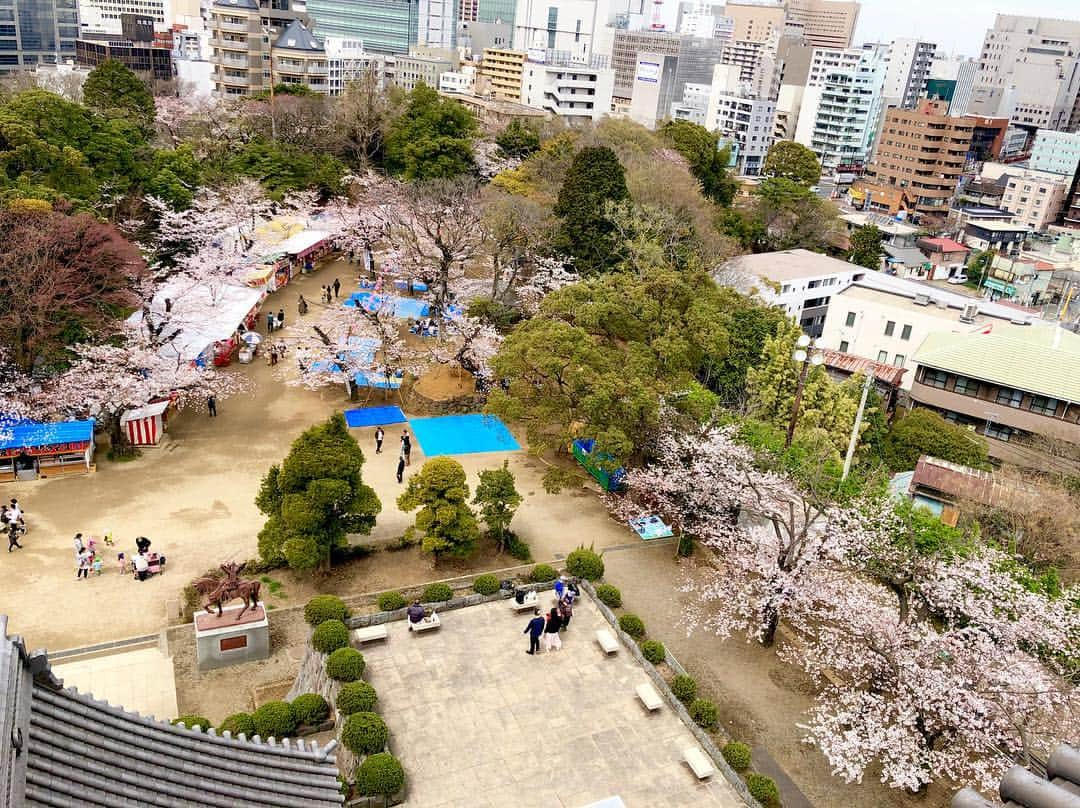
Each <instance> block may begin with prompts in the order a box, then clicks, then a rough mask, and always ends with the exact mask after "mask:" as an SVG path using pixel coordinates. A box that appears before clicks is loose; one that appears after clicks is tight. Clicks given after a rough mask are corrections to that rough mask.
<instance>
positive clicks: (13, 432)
mask: <svg viewBox="0 0 1080 808" xmlns="http://www.w3.org/2000/svg"><path fill="white" fill-rule="evenodd" d="M93 436H94V421H93V419H90V420H88V421H56V422H53V423H39V422H37V421H3V420H0V450H4V449H30V448H33V447H35V446H56V445H57V444H61V443H80V442H86V441H89V440H90V439H91V438H93Z"/></svg>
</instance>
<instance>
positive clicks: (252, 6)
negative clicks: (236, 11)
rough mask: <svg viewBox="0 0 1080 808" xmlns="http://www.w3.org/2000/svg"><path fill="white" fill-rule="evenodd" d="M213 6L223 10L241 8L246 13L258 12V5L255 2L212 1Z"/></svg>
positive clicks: (250, 0)
mask: <svg viewBox="0 0 1080 808" xmlns="http://www.w3.org/2000/svg"><path fill="white" fill-rule="evenodd" d="M214 5H215V6H223V7H225V8H242V9H246V10H247V11H258V10H259V3H258V2H257V0H214Z"/></svg>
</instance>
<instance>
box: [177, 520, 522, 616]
mask: <svg viewBox="0 0 1080 808" xmlns="http://www.w3.org/2000/svg"><path fill="white" fill-rule="evenodd" d="M504 543H505V544H506V551H507V552H508V553H510V555H512V556H513V557H514V558H516V559H517V560H518V561H524V562H525V563H528V562H530V561H532V550H530V549H529V545H528V544H526V543H525V542H523V541H522V540H521V539H519V538H518V537H517V536H515V535H514V534H513V533H508V534H507V535H506V539H505V540H504ZM188 622H191V621H188Z"/></svg>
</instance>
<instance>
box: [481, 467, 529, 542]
mask: <svg viewBox="0 0 1080 808" xmlns="http://www.w3.org/2000/svg"><path fill="white" fill-rule="evenodd" d="M521 499H522V498H521V494H519V493H518V490H517V488H515V487H514V473H513V472H512V471H510V465H509V462H508V461H506V460H504V461H503V464H502V467H501V468H497V469H484V470H483V471H481V472H480V483H479V484H478V485H477V486H476V494H475V496H473V504H474V505H479V506H480V515H481V516H482V517H483V518H484V524H485V525H487V529H488V534H489V535H490V536H491V537H492V538H493V539H495V543H496V545H497V546H498V548H499V552H500V553H501V552H502V551H503V550H504V549H505V547H506V539H507V538H508V536H509V531H510V521H511V520H512V519H513V518H514V513H515V512H516V511H517V509H518V506H519V505H520V504H521Z"/></svg>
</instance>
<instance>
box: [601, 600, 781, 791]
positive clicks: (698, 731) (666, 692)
mask: <svg viewBox="0 0 1080 808" xmlns="http://www.w3.org/2000/svg"><path fill="white" fill-rule="evenodd" d="M579 586H580V587H581V589H582V591H583V592H586V593H588V595H589V597H590V598H592V601H593V603H594V604H596V608H597V609H599V610H600V614H602V615H603V616H604V619H605V620H607V621H608V623H609V624H610V625H611V628H612V630H613V631H614V632H615V635H616V636H617V637H618V638H619V639H620V640H621V641H622V644H623V645H625V646H626V648H627V650H628V651H630V653H631V655H632V656H633V657H634V659H635V660H637V662H638V663H639V664H640V665H641V667H643V668H644V669H645V672H646V673H647V674H648V675H649V678H650V679H652V682H653V685H654V686H655V687H656V690H657V692H658V693H660V695H661V696H663V697H664V698H665V699H666V700H667V702H668V704H669V705H670V706H671V709H672V710H674V711H675V714H676V715H677V716H678V717H679V719H680V720H681V721H682V722H683V723H684V724H686V726H687V727H688V728H689V729H690V732H692V733H693V735H694V737H695V738H696V739H697V742H698V743H700V744H701V748H702V749H703V750H704V751H705V754H706V755H708V756H709V757H710V758H712V761H713V763H714V764H715V765H716V769H717V771H719V772H720V773H721V774H722V775H724V779H726V780H727V781H728V782H729V783H731V787H732V788H734V789H735V791H736V793H738V795H739V796H740V797H741V798H742V800H743V802H745V803H746V804H747V805H748V806H751V808H761V803H759V802H758V801H757V800H755V799H754V798H753V797H752V796H750V791H749V790H748V789H747V788H746V783H745V782H743V779H742V778H741V777H739V775H738V773H737V772H736V771H735V770H734V769H733V768H731V766H730V765H729V764H728V762H727V761H726V760H725V759H724V756H723V755H722V754H721V753H720V749H719V747H717V745H716V744H715V743H714V742H713V739H712V736H710V735H709V733H707V732H706V731H705V730H704V729H702V728H701V727H699V726H698V725H697V722H696V721H694V719H693V718H691V717H690V713H689V712H687V710H686V705H684V704H683V703H682V702H681V701H679V700H678V699H677V698H676V697H675V694H674V693H673V692H672V691H671V687H669V686H668V683H667V680H666V679H664V677H663V676H661V675H660V671H658V670H657V669H656V668H655V667H654V666H653V664H652V663H651V662H649V660H647V659H645V656H644V655H643V654H642V653H641V648H640V647H638V644H637V641H636V640H634V638H633V637H631V636H630V635H629V634H627V633H626V632H625V631H623V630H622V629H621V628H619V620H618V618H617V617H615V614H614V612H612V611H611V609H609V608H608V607H607V606H606V605H605V604H604V603H603V602H602V601H601V600H600V599H599V598H598V597H596V590H595V589H594V588H593V586H592V584H591V583H589V582H588V581H585V580H582V581H581V582H580V584H579ZM664 648H665V652H666V657H665V659H664V662H665V663H666V664H667V666H668V667H669V668H671V669H672V670H673V671H675V673H676V674H686V668H684V667H683V666H682V664H681V663H680V662H679V660H677V659H676V658H675V657H674V656H672V654H671V652H670V651H666V648H667V646H666V645H665V646H664Z"/></svg>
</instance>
